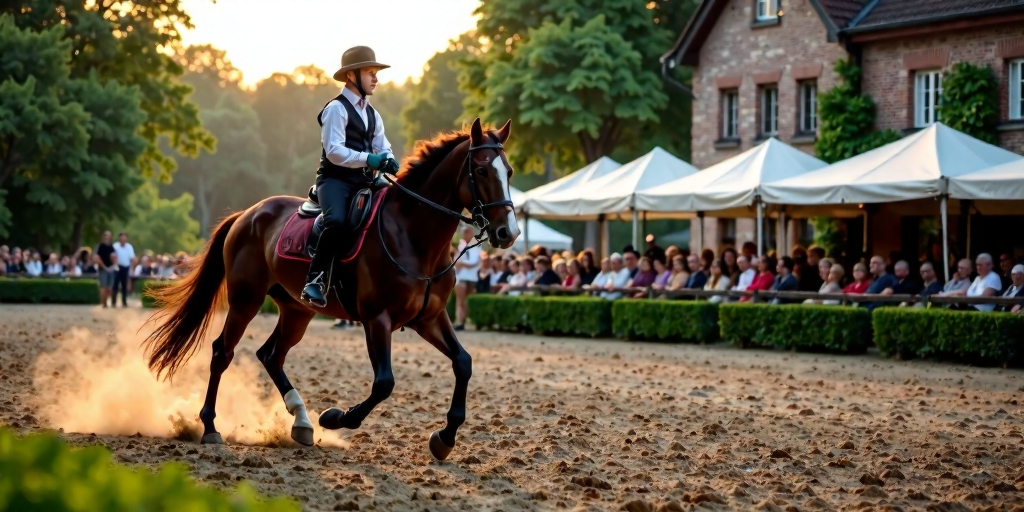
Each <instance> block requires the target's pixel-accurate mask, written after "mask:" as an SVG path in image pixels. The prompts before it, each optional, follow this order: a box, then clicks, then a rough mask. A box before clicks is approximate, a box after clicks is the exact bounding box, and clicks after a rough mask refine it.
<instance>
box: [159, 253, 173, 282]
mask: <svg viewBox="0 0 1024 512" xmlns="http://www.w3.org/2000/svg"><path fill="white" fill-rule="evenodd" d="M158 269H159V271H160V274H159V275H160V279H174V278H175V276H176V274H175V273H174V262H173V261H171V257H170V256H168V255H166V254H165V255H164V256H162V257H161V258H160V266H159V267H158Z"/></svg>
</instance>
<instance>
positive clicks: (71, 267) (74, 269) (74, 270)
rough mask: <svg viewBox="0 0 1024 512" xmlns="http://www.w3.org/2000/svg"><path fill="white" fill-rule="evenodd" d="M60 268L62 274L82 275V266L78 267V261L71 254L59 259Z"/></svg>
mask: <svg viewBox="0 0 1024 512" xmlns="http://www.w3.org/2000/svg"><path fill="white" fill-rule="evenodd" d="M61 268H62V269H63V271H62V272H61V275H63V276H74V277H78V276H80V275H82V267H79V266H78V263H77V262H76V261H75V259H74V258H72V257H71V256H64V258H62V259H61Z"/></svg>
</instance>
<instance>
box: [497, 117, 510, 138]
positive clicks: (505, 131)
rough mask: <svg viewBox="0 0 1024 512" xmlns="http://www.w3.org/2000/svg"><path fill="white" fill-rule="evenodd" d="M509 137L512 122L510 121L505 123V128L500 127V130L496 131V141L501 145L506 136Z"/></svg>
mask: <svg viewBox="0 0 1024 512" xmlns="http://www.w3.org/2000/svg"><path fill="white" fill-rule="evenodd" d="M509 135H512V120H511V119H509V120H508V121H505V126H502V127H501V129H500V130H498V140H499V141H500V142H501V143H502V144H504V143H505V141H506V140H508V136H509Z"/></svg>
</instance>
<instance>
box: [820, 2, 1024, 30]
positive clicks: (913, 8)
mask: <svg viewBox="0 0 1024 512" xmlns="http://www.w3.org/2000/svg"><path fill="white" fill-rule="evenodd" d="M824 1H825V2H831V1H836V0H824ZM1014 6H1020V7H1021V8H1024V0H927V1H924V0H880V1H879V2H878V5H876V6H875V7H874V8H873V9H871V12H870V13H868V15H867V16H866V17H865V18H864V19H863V20H861V22H860V23H858V24H857V26H858V27H868V26H875V25H890V24H893V23H904V22H913V21H922V22H924V21H927V20H929V19H932V18H937V17H941V16H951V15H957V14H972V13H977V12H983V11H988V10H992V9H1000V8H1005V7H1014Z"/></svg>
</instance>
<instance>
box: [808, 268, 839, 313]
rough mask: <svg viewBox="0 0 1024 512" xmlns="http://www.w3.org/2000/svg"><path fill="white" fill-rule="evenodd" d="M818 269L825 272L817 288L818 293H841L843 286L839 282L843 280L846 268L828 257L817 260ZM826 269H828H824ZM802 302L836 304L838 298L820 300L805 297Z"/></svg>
mask: <svg viewBox="0 0 1024 512" xmlns="http://www.w3.org/2000/svg"><path fill="white" fill-rule="evenodd" d="M818 269H820V270H822V271H824V272H825V274H824V279H823V281H824V282H823V283H821V288H818V293H819V294H822V295H825V294H829V293H842V291H843V288H842V285H840V283H842V282H843V276H844V275H845V274H846V270H845V269H844V268H843V266H842V265H840V264H838V263H832V262H831V261H830V260H828V259H823V260H821V261H819V262H818ZM825 269H828V270H825ZM804 304H826V305H830V306H832V305H837V304H839V301H838V300H822V299H807V300H805V301H804Z"/></svg>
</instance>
